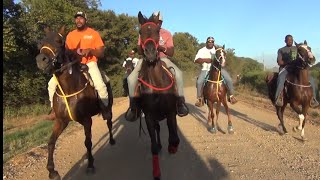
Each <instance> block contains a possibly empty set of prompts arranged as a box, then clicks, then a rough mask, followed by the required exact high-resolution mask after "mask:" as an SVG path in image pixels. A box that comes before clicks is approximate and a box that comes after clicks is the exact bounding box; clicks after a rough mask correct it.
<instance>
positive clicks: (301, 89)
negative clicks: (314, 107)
mask: <svg viewBox="0 0 320 180" xmlns="http://www.w3.org/2000/svg"><path fill="white" fill-rule="evenodd" d="M295 45H296V47H297V49H298V58H297V59H296V60H294V61H292V62H291V63H290V64H289V65H288V66H287V67H290V68H293V69H292V70H290V71H289V73H288V75H287V78H286V82H285V88H284V90H283V106H275V107H276V112H277V116H278V118H279V120H280V124H279V128H280V129H282V130H283V132H284V133H285V134H287V133H288V131H287V129H286V127H285V126H284V121H283V112H284V110H285V108H286V106H287V103H289V104H290V106H291V108H292V109H293V110H294V111H295V112H296V113H297V114H298V115H299V119H300V122H299V126H297V127H295V128H294V131H296V129H299V130H301V138H302V139H304V126H305V123H306V117H307V112H308V109H309V107H310V101H311V98H312V96H313V92H312V88H311V85H310V82H309V65H312V64H314V63H315V60H316V59H315V57H314V56H313V54H312V52H311V48H310V47H309V46H308V45H307V42H306V41H304V43H300V44H297V43H296V42H295ZM277 77H278V73H274V74H269V75H267V77H266V83H267V86H268V91H269V98H270V99H271V101H272V102H273V104H275V103H274V99H275V98H274V96H275V92H276V88H277ZM300 105H301V108H300V107H299V106H300Z"/></svg>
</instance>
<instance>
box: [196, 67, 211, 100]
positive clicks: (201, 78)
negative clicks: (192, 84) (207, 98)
mask: <svg viewBox="0 0 320 180" xmlns="http://www.w3.org/2000/svg"><path fill="white" fill-rule="evenodd" d="M207 73H208V71H207V70H201V72H200V74H199V76H198V79H197V98H200V97H202V92H201V90H202V86H203V84H204V81H205V78H206V75H207Z"/></svg>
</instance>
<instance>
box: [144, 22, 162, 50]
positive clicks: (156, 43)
mask: <svg viewBox="0 0 320 180" xmlns="http://www.w3.org/2000/svg"><path fill="white" fill-rule="evenodd" d="M147 25H149V26H148V27H147V28H150V25H152V26H156V27H157V26H158V25H157V24H156V23H154V22H147V23H144V24H143V25H141V28H143V27H144V26H147ZM140 31H141V30H140ZM149 41H151V42H152V43H153V44H154V46H155V47H156V49H158V46H159V41H158V42H156V41H155V40H154V39H152V38H147V39H145V40H144V41H142V40H141V47H142V49H143V50H145V48H146V44H147V43H148V42H149Z"/></svg>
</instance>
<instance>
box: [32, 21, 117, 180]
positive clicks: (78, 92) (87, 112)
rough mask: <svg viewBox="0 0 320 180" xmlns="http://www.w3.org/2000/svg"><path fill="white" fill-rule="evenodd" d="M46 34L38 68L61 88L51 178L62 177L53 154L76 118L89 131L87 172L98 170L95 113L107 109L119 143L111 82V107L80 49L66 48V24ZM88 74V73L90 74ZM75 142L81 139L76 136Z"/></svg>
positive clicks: (50, 157)
mask: <svg viewBox="0 0 320 180" xmlns="http://www.w3.org/2000/svg"><path fill="white" fill-rule="evenodd" d="M45 31H46V36H45V38H44V39H43V40H42V41H41V43H40V44H39V48H40V53H39V54H38V55H37V57H36V61H37V65H38V68H39V69H41V70H43V71H45V72H46V73H50V74H53V76H54V78H56V80H57V83H58V88H57V91H56V93H55V95H54V97H53V110H54V111H55V114H56V119H55V121H54V127H53V132H52V135H51V137H50V139H49V142H48V164H47V169H48V171H49V178H50V179H60V175H59V173H58V172H57V171H56V170H55V169H54V160H53V153H54V149H55V144H56V141H57V139H58V137H59V136H60V134H61V133H62V132H63V130H64V129H65V128H66V127H67V126H68V124H69V122H70V121H72V120H74V121H77V122H78V123H80V124H81V125H83V127H84V132H85V146H86V148H87V158H88V167H87V172H88V173H93V172H94V165H93V162H94V158H93V156H92V152H91V149H92V141H91V126H92V118H91V117H92V116H94V115H96V114H100V113H101V112H102V111H106V119H107V125H108V128H109V133H110V142H109V143H110V144H115V140H114V139H113V134H112V104H113V95H112V90H111V85H110V83H109V82H108V83H106V85H107V92H108V102H109V103H108V107H107V108H104V109H103V108H102V107H101V103H102V102H101V101H100V100H99V98H98V96H97V92H96V90H95V89H94V87H93V86H91V85H90V82H89V80H88V78H86V77H85V75H84V72H83V70H82V69H81V68H80V60H81V56H79V55H78V54H77V53H76V51H71V50H67V49H65V45H64V36H65V32H64V26H63V27H62V28H61V29H60V31H59V33H58V32H53V31H51V30H50V29H49V28H46V29H45ZM87 74H88V73H87ZM75 141H78V139H76V140H75Z"/></svg>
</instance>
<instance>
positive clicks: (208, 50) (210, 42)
mask: <svg viewBox="0 0 320 180" xmlns="http://www.w3.org/2000/svg"><path fill="white" fill-rule="evenodd" d="M215 53H216V48H215V46H214V38H213V37H208V38H207V42H206V46H205V47H203V48H201V49H199V50H198V52H197V54H196V57H195V58H194V62H195V63H198V64H201V65H202V69H201V72H200V74H199V76H198V79H197V85H196V86H197V102H196V103H195V105H196V106H198V107H201V106H203V104H204V103H203V97H202V88H203V84H204V81H205V78H206V76H207V74H208V72H209V70H210V66H211V56H212V55H214V54H215Z"/></svg>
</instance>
